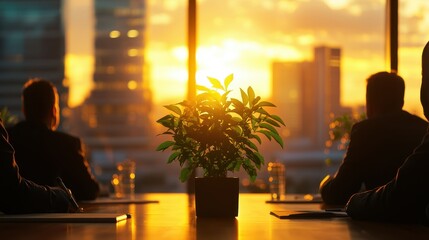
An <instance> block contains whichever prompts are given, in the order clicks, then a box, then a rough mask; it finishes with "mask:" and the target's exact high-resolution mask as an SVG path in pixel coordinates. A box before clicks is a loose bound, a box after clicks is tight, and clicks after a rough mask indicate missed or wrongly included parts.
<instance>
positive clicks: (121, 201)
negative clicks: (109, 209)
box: [81, 197, 159, 204]
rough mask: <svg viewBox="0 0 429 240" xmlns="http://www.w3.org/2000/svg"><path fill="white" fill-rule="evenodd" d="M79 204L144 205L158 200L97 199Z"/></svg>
mask: <svg viewBox="0 0 429 240" xmlns="http://www.w3.org/2000/svg"><path fill="white" fill-rule="evenodd" d="M81 203H85V204H88V203H89V204H114V203H117V204H132V203H134V204H145V203H159V201H158V200H148V199H142V198H110V197H105V198H97V199H95V200H90V201H81Z"/></svg>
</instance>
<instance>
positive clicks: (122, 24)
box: [79, 0, 153, 178]
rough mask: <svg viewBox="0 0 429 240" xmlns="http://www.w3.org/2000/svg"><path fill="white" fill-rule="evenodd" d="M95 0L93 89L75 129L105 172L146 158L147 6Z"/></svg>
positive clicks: (148, 134)
mask: <svg viewBox="0 0 429 240" xmlns="http://www.w3.org/2000/svg"><path fill="white" fill-rule="evenodd" d="M94 4H95V7H94V10H95V21H96V25H95V42H94V46H95V48H94V50H95V52H94V54H95V67H94V75H93V81H94V88H93V89H92V91H91V93H90V95H89V97H88V98H87V99H86V100H85V101H84V103H83V104H82V106H81V107H80V111H79V117H80V119H79V120H80V121H81V122H82V124H80V125H79V129H80V134H81V136H82V138H83V139H84V142H85V144H86V146H87V148H88V150H89V151H88V153H89V155H90V156H89V157H90V158H91V161H92V163H93V165H94V166H97V167H98V168H99V169H104V170H106V169H108V168H114V166H115V164H116V163H118V162H121V161H124V160H126V159H132V160H137V161H138V160H141V159H144V158H146V157H145V154H147V153H145V152H144V151H145V150H148V148H149V146H150V141H151V138H152V134H153V133H152V128H151V126H152V125H151V120H150V111H151V104H152V103H151V92H150V90H149V82H148V79H147V78H146V76H147V75H148V74H147V73H146V69H145V54H144V52H145V47H146V41H145V32H146V5H145V1H142V0H139V1H136V0H128V1H117V0H95V1H94ZM96 173H97V172H96ZM101 174H104V173H101ZM110 176H111V172H108V174H105V177H110ZM101 178H103V176H101Z"/></svg>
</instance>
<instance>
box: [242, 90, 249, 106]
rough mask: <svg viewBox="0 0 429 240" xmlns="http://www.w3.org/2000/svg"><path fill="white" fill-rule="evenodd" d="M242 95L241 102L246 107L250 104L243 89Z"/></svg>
mask: <svg viewBox="0 0 429 240" xmlns="http://www.w3.org/2000/svg"><path fill="white" fill-rule="evenodd" d="M240 93H241V100H242V102H243V105H244V106H246V105H247V103H248V102H249V98H248V97H247V94H246V92H245V91H243V89H241V88H240Z"/></svg>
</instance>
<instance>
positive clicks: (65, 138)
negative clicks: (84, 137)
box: [52, 131, 81, 143]
mask: <svg viewBox="0 0 429 240" xmlns="http://www.w3.org/2000/svg"><path fill="white" fill-rule="evenodd" d="M52 135H53V136H54V137H55V138H56V139H57V140H58V141H60V142H67V143H80V142H81V141H80V138H79V137H76V136H74V135H71V134H69V133H66V132H62V131H52Z"/></svg>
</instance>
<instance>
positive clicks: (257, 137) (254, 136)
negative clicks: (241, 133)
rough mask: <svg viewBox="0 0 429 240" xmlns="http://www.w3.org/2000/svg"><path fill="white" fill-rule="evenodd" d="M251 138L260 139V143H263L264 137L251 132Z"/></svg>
mask: <svg viewBox="0 0 429 240" xmlns="http://www.w3.org/2000/svg"><path fill="white" fill-rule="evenodd" d="M250 136H251V138H254V139H256V141H258V143H259V144H262V139H261V138H260V137H259V136H258V135H256V134H250Z"/></svg>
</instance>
